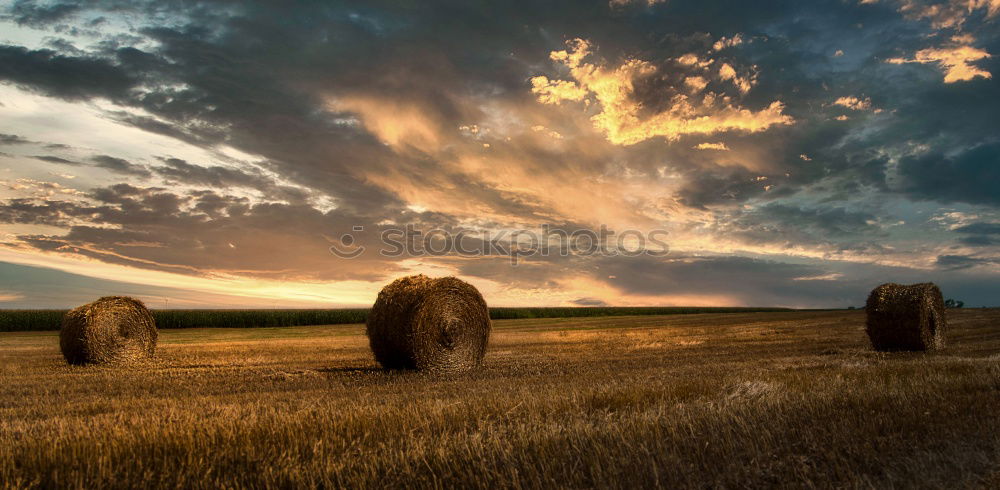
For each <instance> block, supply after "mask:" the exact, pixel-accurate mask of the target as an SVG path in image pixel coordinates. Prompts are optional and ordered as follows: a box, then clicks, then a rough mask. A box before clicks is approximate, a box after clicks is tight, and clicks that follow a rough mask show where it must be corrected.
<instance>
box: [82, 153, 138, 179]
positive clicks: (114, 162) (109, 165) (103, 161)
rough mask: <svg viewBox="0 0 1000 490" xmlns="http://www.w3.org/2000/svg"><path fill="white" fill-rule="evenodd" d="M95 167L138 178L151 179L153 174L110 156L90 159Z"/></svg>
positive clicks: (122, 159) (98, 156)
mask: <svg viewBox="0 0 1000 490" xmlns="http://www.w3.org/2000/svg"><path fill="white" fill-rule="evenodd" d="M90 160H91V161H92V162H94V165H95V166H97V167H101V168H103V169H106V170H110V171H112V172H116V173H119V174H123V175H134V176H137V177H149V176H151V175H152V172H150V171H149V169H147V168H146V167H145V166H143V165H137V164H134V163H132V162H130V161H128V160H125V159H124V158H116V157H113V156H109V155H97V156H94V157H92V158H91V159H90Z"/></svg>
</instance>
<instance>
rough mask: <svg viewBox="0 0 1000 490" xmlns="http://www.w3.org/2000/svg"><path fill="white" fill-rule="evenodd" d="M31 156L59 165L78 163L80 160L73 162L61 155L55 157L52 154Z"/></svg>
mask: <svg viewBox="0 0 1000 490" xmlns="http://www.w3.org/2000/svg"><path fill="white" fill-rule="evenodd" d="M31 158H34V159H35V160H41V161H43V162H48V163H58V164H60V165H79V164H80V162H74V161H73V160H67V159H65V158H63V157H57V156H54V155H33V156H32V157H31Z"/></svg>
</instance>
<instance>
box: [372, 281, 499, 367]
mask: <svg viewBox="0 0 1000 490" xmlns="http://www.w3.org/2000/svg"><path fill="white" fill-rule="evenodd" d="M366 332H367V334H368V342H369V344H370V345H371V348H372V352H373V353H374V354H375V359H376V360H377V361H378V363H379V364H381V365H382V367H384V368H386V369H426V370H437V371H461V370H466V369H470V368H473V367H475V366H478V365H479V364H480V363H481V362H482V360H483V355H484V354H485V353H486V343H487V342H488V341H489V338H490V314H489V310H488V309H487V308H486V301H485V300H483V296H482V295H481V294H479V291H477V290H476V288H475V287H473V286H472V285H471V284H468V283H466V282H464V281H462V280H460V279H457V278H454V277H442V278H438V279H431V278H429V277H427V276H424V275H418V276H409V277H404V278H402V279H397V280H395V281H393V282H392V283H391V284H389V285H388V286H386V287H385V288H383V289H382V291H381V292H380V293H379V294H378V299H376V300H375V305H374V306H372V310H371V312H370V313H369V314H368V321H367V322H366Z"/></svg>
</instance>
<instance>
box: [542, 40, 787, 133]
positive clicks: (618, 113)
mask: <svg viewBox="0 0 1000 490" xmlns="http://www.w3.org/2000/svg"><path fill="white" fill-rule="evenodd" d="M569 47H570V49H569V50H563V51H553V52H552V53H551V54H550V57H551V58H552V60H553V61H555V62H557V63H559V64H562V65H563V66H565V67H566V68H568V69H569V72H570V74H571V75H572V77H573V79H574V80H573V81H566V80H556V81H553V80H549V79H548V78H545V77H536V78H533V79H532V84H533V88H532V91H533V92H534V93H535V94H537V95H538V100H539V101H540V102H542V103H545V104H558V103H560V102H562V101H579V100H581V99H583V98H584V97H588V100H593V101H594V102H595V103H596V105H597V106H599V107H600V109H601V110H600V112H599V113H597V114H595V115H594V116H593V117H592V118H591V120H592V121H593V123H594V127H596V128H598V129H600V130H601V131H603V132H604V134H605V135H606V136H607V138H608V141H610V142H612V143H614V144H618V145H633V144H636V143H639V142H641V141H644V140H647V139H650V138H655V137H664V138H666V139H667V140H677V139H679V138H680V137H681V136H684V135H689V134H714V133H719V132H727V131H743V132H750V133H753V132H758V131H764V130H766V129H768V128H769V127H771V126H773V125H782V124H792V122H793V119H792V118H791V117H789V116H787V115H785V114H783V113H782V110H783V109H784V104H782V103H781V102H780V101H774V102H771V103H770V104H769V105H768V106H767V107H765V108H764V109H762V110H759V111H753V110H750V109H746V108H742V107H738V106H734V105H733V104H732V103H731V102H729V98H728V97H724V96H721V95H719V94H716V93H715V92H709V93H707V94H705V95H704V96H702V97H701V98H700V100H697V101H692V99H691V98H690V97H689V96H688V95H685V94H680V93H675V94H673V95H669V94H667V93H665V94H664V95H663V99H664V100H666V101H668V102H667V107H666V108H665V110H663V111H661V112H656V113H653V114H650V115H648V116H645V115H643V114H642V112H643V110H642V109H643V106H642V104H640V103H639V101H638V100H637V99H636V97H637V91H636V85H637V84H638V83H641V82H642V81H643V80H645V79H650V78H652V77H654V76H655V75H656V74H657V73H658V69H657V68H656V67H655V66H654V65H653V64H651V63H649V62H646V61H642V60H639V59H626V60H625V61H623V62H622V63H621V64H620V65H618V66H615V67H611V68H609V67H606V66H600V65H598V64H594V63H588V62H586V61H585V60H587V59H588V58H590V57H591V55H592V52H591V49H592V46H591V44H590V43H589V42H587V41H585V40H582V39H576V40H574V41H572V42H570V43H569ZM681 63H684V62H683V61H682V62H681ZM696 63H697V62H696V61H694V62H692V64H696ZM718 77H719V78H720V79H721V80H723V81H731V82H732V83H733V84H734V85H735V86H736V88H737V89H738V90H739V92H740V93H744V94H745V93H746V92H748V91H749V90H750V87H751V85H752V82H751V80H750V79H749V78H746V77H741V76H739V75H737V73H736V71H735V69H734V68H733V67H732V66H730V65H729V64H728V63H723V64H722V65H721V66H720V67H719V69H718ZM687 84H688V85H694V86H695V87H697V88H698V90H699V91H700V90H701V89H703V88H704V87H705V85H704V84H702V81H701V80H699V81H697V82H695V83H690V82H688V83H687ZM589 98H592V99H589Z"/></svg>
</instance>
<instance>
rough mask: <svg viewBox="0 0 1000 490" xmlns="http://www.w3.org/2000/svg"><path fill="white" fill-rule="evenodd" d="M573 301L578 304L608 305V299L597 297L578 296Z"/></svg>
mask: <svg viewBox="0 0 1000 490" xmlns="http://www.w3.org/2000/svg"><path fill="white" fill-rule="evenodd" d="M571 303H573V304H574V305H577V306H608V303H607V302H606V301H604V300H601V299H597V298H577V299H574V300H573V301H571Z"/></svg>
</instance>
